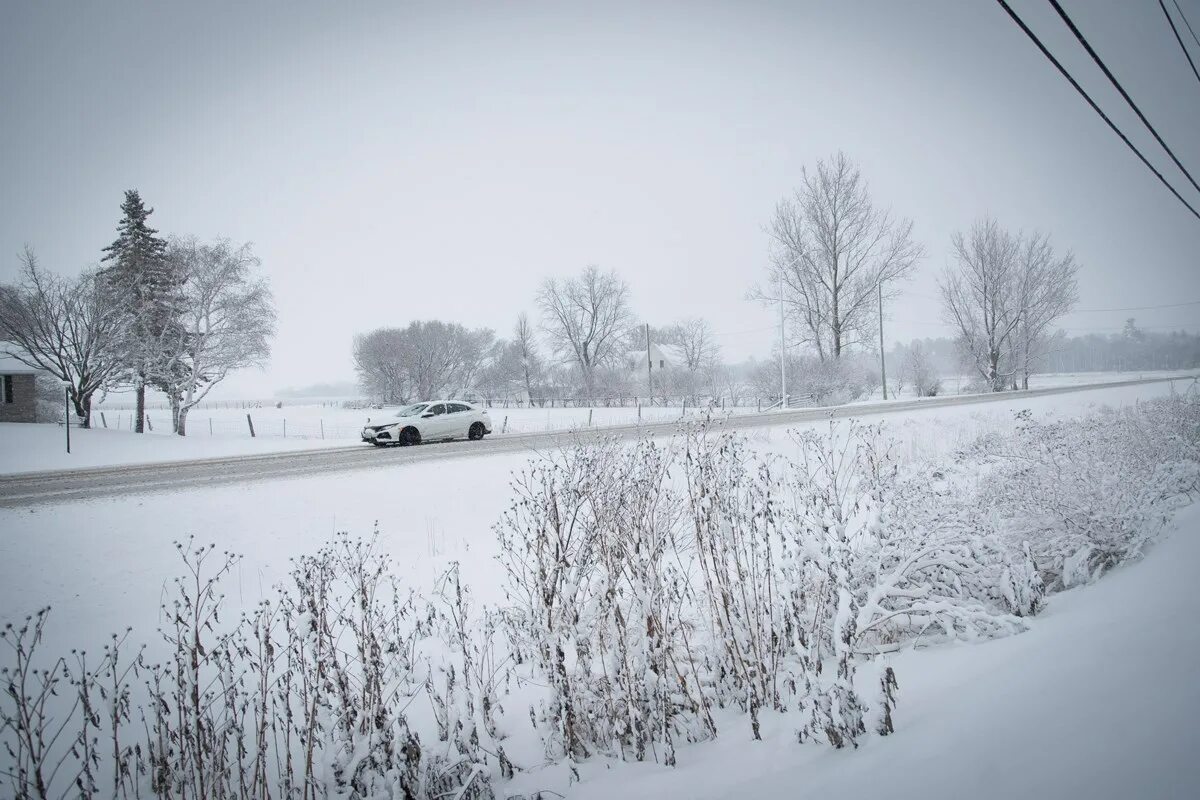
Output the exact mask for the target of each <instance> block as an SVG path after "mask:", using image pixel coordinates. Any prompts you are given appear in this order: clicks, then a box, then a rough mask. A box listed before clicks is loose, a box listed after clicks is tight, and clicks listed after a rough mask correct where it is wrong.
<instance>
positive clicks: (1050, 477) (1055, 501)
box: [0, 393, 1200, 798]
mask: <svg viewBox="0 0 1200 800" xmlns="http://www.w3.org/2000/svg"><path fill="white" fill-rule="evenodd" d="M794 440H795V443H796V445H797V452H798V456H797V457H796V458H794V459H784V458H780V457H777V456H771V455H764V454H762V453H759V452H756V451H755V450H754V449H753V448H751V446H750V444H749V443H748V442H747V441H746V440H745V439H744V438H742V437H740V436H738V435H730V434H723V433H720V432H718V431H715V430H710V429H706V428H705V427H703V426H694V427H690V428H686V429H683V430H682V431H681V432H680V434H679V435H678V436H676V437H674V438H673V439H672V440H671V441H669V442H667V443H655V442H653V441H649V440H646V441H640V442H637V443H636V444H634V445H632V446H631V445H628V444H621V443H618V442H616V441H608V442H602V443H599V444H595V443H593V444H587V445H581V446H578V447H575V448H572V449H568V450H565V451H562V452H558V453H554V454H551V455H549V456H547V457H546V458H543V459H540V460H537V461H535V462H532V463H531V464H530V465H529V466H528V467H527V469H526V470H525V471H524V472H522V473H521V474H519V475H517V476H516V477H515V478H514V482H513V487H514V492H515V501H514V503H513V505H512V507H511V508H510V509H509V510H508V511H507V512H506V513H505V515H504V516H503V518H502V519H501V520H500V521H499V522H498V523H497V525H496V534H497V537H498V544H499V551H500V555H499V556H498V559H499V565H500V567H501V568H502V570H503V574H504V576H505V587H506V593H507V596H508V602H507V603H506V604H505V605H504V606H503V607H501V608H494V609H493V608H484V609H476V608H474V607H473V605H472V602H471V598H470V593H469V590H468V587H466V586H465V585H463V583H462V582H461V581H460V579H459V575H458V571H457V569H456V568H452V569H451V570H450V571H449V572H447V573H446V574H445V575H443V576H442V578H441V579H440V580H439V582H438V584H437V586H436V587H435V589H434V591H433V592H432V593H430V594H429V595H428V596H418V595H417V594H415V593H413V592H412V591H411V590H405V589H404V588H403V587H401V586H399V585H398V584H397V582H396V581H395V580H394V579H393V578H392V577H391V576H390V574H389V565H388V561H387V559H386V558H385V557H384V556H382V555H381V554H380V553H379V552H378V550H377V541H376V540H375V539H368V540H353V539H351V538H350V537H348V536H340V537H338V538H337V539H336V540H335V541H333V542H332V543H331V544H330V545H328V546H327V547H326V548H324V549H323V550H321V551H320V552H318V553H316V554H313V555H312V556H308V557H304V558H300V559H298V560H296V561H295V563H294V565H293V571H292V576H291V580H290V582H289V583H288V585H286V586H282V587H279V589H278V590H277V592H276V593H275V595H274V597H273V598H272V599H271V600H270V601H268V602H263V603H262V604H261V605H259V606H258V607H256V608H255V609H253V610H252V611H250V612H248V613H243V614H242V615H240V617H238V618H237V619H233V620H225V619H223V618H222V616H221V611H222V605H223V599H222V595H221V581H222V579H223V578H224V577H225V576H226V575H227V574H228V573H229V571H230V570H231V569H232V567H233V565H234V564H236V563H237V557H236V556H234V555H232V554H227V553H218V552H216V551H214V550H213V548H211V547H195V546H194V545H192V544H190V543H189V544H187V545H180V546H179V551H180V555H181V558H182V562H183V564H184V567H185V568H184V571H183V575H182V576H181V577H180V578H178V579H177V580H176V581H175V584H174V590H173V591H174V596H173V597H172V599H171V600H169V601H168V602H167V603H166V605H165V607H164V610H165V612H166V613H165V615H164V619H167V620H169V623H168V624H166V625H165V626H164V628H163V630H162V631H161V635H162V637H163V639H164V640H165V643H166V645H167V646H168V649H169V651H170V652H171V654H172V655H171V657H170V658H168V659H167V660H166V661H165V662H164V663H161V664H148V663H146V661H147V660H146V659H145V658H143V657H142V656H141V653H140V651H138V650H135V649H134V648H133V647H132V645H131V644H129V643H128V640H127V639H128V636H129V634H128V633H126V634H125V636H124V637H114V638H113V640H112V642H111V644H110V645H109V647H108V648H106V649H105V651H104V653H102V654H98V656H97V657H91V656H88V655H86V654H83V653H71V654H68V655H65V656H63V657H61V658H58V659H56V660H52V661H47V660H46V659H45V658H44V657H43V655H42V654H41V653H39V652H38V651H37V647H38V644H39V641H40V638H41V634H42V631H43V629H44V626H45V625H46V624H47V619H48V618H47V615H46V612H42V613H40V614H38V615H36V616H34V617H32V618H30V619H28V620H26V621H25V622H24V623H22V624H20V625H17V626H15V627H14V626H9V627H7V628H6V629H5V630H4V631H3V643H4V650H5V652H6V654H7V656H8V658H7V660H6V664H7V665H6V666H5V667H4V668H3V676H2V677H3V684H4V694H3V697H0V741H2V742H3V748H4V749H3V753H4V755H5V759H6V760H5V764H4V769H3V770H2V771H0V780H4V781H7V785H8V790H9V791H11V792H12V793H13V794H14V795H15V796H17V797H34V798H47V797H56V798H57V797H63V796H80V797H85V798H90V797H97V796H100V795H103V796H118V797H137V796H153V797H178V798H251V797H254V798H265V797H278V798H292V797H295V798H310V797H313V798H315V797H361V798H383V797H389V798H391V797H419V798H433V797H454V798H468V797H472V798H475V797H492V796H495V794H496V793H497V792H503V793H506V794H510V795H511V794H512V793H513V792H525V793H526V795H527V796H528V795H534V794H536V792H535V791H532V790H530V789H529V788H528V787H535V786H538V785H545V784H544V783H541V782H540V781H541V778H540V777H539V776H546V778H547V780H549V778H550V776H552V775H556V774H560V773H558V772H556V771H558V770H564V771H566V772H567V774H568V775H573V774H577V767H578V765H579V764H580V763H582V762H583V761H585V760H588V759H595V758H613V759H625V760H657V761H659V762H662V763H666V764H673V763H674V759H675V748H676V747H677V746H678V745H679V744H680V743H686V742H695V741H700V740H704V739H710V738H713V737H716V736H718V735H721V736H749V737H753V738H758V737H759V736H760V734H761V731H760V727H761V722H762V717H763V715H764V714H771V715H774V716H775V717H776V722H778V721H779V720H783V721H784V723H785V724H788V725H791V726H792V728H793V729H794V731H795V734H796V737H797V740H798V741H799V742H810V741H815V742H821V743H827V744H830V745H833V746H835V747H845V746H854V745H855V744H856V742H857V741H858V740H859V739H860V738H861V737H863V736H866V735H869V734H870V733H877V734H888V733H891V732H892V731H893V729H894V727H895V717H894V710H895V704H896V701H897V696H898V681H897V676H896V675H895V674H894V673H893V671H892V670H891V668H890V667H888V666H887V664H886V654H887V653H888V652H891V651H895V650H897V649H899V648H903V647H911V646H924V645H928V644H931V643H935V642H938V641H944V640H947V639H972V638H987V637H994V636H1002V635H1007V634H1011V633H1015V632H1019V631H1020V630H1022V629H1023V628H1024V626H1025V625H1026V624H1027V623H1026V619H1027V618H1028V617H1030V616H1032V615H1035V614H1036V613H1038V611H1039V610H1040V609H1041V608H1042V607H1043V604H1044V602H1045V595H1046V594H1047V593H1048V592H1053V591H1056V590H1059V589H1062V588H1065V587H1069V586H1073V585H1075V584H1077V583H1081V582H1086V581H1090V580H1094V579H1096V578H1097V577H1098V576H1100V575H1101V574H1102V573H1103V572H1104V571H1105V570H1107V569H1110V568H1111V567H1113V566H1114V565H1116V564H1119V563H1121V562H1123V561H1126V560H1129V559H1131V558H1135V557H1137V556H1138V555H1139V554H1140V553H1142V552H1143V551H1144V549H1145V547H1146V546H1147V545H1148V544H1149V543H1150V542H1152V541H1153V540H1154V538H1155V537H1156V536H1157V535H1158V534H1159V533H1160V531H1161V530H1162V528H1163V526H1164V524H1165V523H1166V522H1167V521H1168V520H1169V518H1170V515H1171V514H1172V512H1173V510H1174V509H1175V508H1176V507H1177V506H1178V505H1179V504H1180V503H1183V502H1187V501H1188V500H1190V499H1191V498H1193V497H1194V496H1195V495H1196V494H1197V492H1200V401H1198V399H1197V397H1196V396H1195V394H1194V393H1193V394H1188V395H1180V396H1172V397H1169V398H1164V399H1161V400H1155V401H1152V402H1149V403H1144V404H1141V405H1139V406H1137V407H1134V408H1128V409H1122V410H1120V411H1111V412H1103V413H1101V414H1099V415H1096V416H1093V417H1089V418H1086V419H1082V420H1080V419H1071V420H1062V421H1054V422H1038V421H1035V420H1033V419H1032V418H1030V417H1029V416H1028V415H1024V416H1023V417H1022V418H1021V420H1020V421H1019V424H1018V426H1017V427H1016V429H1015V430H1013V431H1009V432H1006V433H994V434H989V435H987V436H984V437H981V438H979V439H978V440H977V441H975V442H974V443H972V444H971V445H970V446H969V447H967V448H966V449H964V450H963V451H962V452H961V453H959V454H958V455H957V457H956V458H954V459H953V460H952V461H950V462H948V463H942V464H937V465H930V464H901V463H899V462H898V461H897V459H895V458H893V456H892V453H891V448H890V445H889V443H888V441H887V440H886V439H885V437H884V436H883V434H882V431H881V430H880V428H878V427H872V426H865V425H860V424H857V423H848V424H844V425H831V427H830V429H829V430H828V431H827V432H824V433H821V434H817V433H812V432H805V433H798V434H795V435H794ZM901 677H902V676H901ZM547 796H550V795H547Z"/></svg>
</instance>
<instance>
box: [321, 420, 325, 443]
mask: <svg viewBox="0 0 1200 800" xmlns="http://www.w3.org/2000/svg"><path fill="white" fill-rule="evenodd" d="M320 422H321V438H322V439H324V438H325V418H324V417H321V420H320Z"/></svg>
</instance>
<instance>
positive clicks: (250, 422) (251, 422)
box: [246, 414, 254, 439]
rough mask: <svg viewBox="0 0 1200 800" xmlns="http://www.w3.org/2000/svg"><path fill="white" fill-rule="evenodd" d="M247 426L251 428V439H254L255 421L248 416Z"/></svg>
mask: <svg viewBox="0 0 1200 800" xmlns="http://www.w3.org/2000/svg"><path fill="white" fill-rule="evenodd" d="M246 424H247V425H249V426H250V438H251V439H253V438H254V420H252V419H250V415H249V414H247V415H246Z"/></svg>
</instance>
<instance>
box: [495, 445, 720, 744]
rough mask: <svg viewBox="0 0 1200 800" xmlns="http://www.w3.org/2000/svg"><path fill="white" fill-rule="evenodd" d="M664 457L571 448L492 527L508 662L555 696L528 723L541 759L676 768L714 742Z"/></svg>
mask: <svg viewBox="0 0 1200 800" xmlns="http://www.w3.org/2000/svg"><path fill="white" fill-rule="evenodd" d="M670 466H671V460H670V454H669V452H668V451H666V450H665V449H663V448H661V447H658V446H656V445H654V444H653V443H652V442H650V441H648V440H643V441H641V442H638V443H637V444H636V445H634V446H633V447H630V448H626V447H624V446H622V445H620V444H619V443H618V442H616V441H606V442H602V443H599V444H595V445H586V446H576V447H574V448H569V449H567V450H565V451H562V452H561V453H558V454H553V455H551V456H549V457H548V458H546V459H543V460H541V461H538V462H536V463H534V464H533V465H532V466H531V467H530V468H529V469H528V470H526V471H525V472H524V473H523V474H521V475H520V476H518V477H517V478H516V479H515V481H514V484H513V485H514V489H515V491H516V494H517V500H516V502H515V503H514V505H513V506H512V508H511V509H510V510H509V511H508V512H507V513H506V514H505V515H504V517H503V519H502V520H501V522H500V524H499V525H498V526H497V535H498V537H499V541H500V550H501V555H500V556H499V558H500V562H501V564H502V565H503V567H504V570H505V572H506V574H507V576H508V581H507V584H506V592H507V594H508V597H509V599H510V601H511V603H512V605H513V607H512V608H511V609H510V610H509V614H508V615H507V617H506V619H507V620H508V622H509V632H510V637H511V639H512V642H513V646H514V649H515V651H516V653H517V654H518V657H519V658H521V659H524V658H526V657H527V658H529V659H532V661H533V663H534V665H535V667H536V670H537V673H538V675H539V677H540V678H541V679H542V680H544V681H545V682H546V683H547V685H548V689H549V691H548V694H547V697H546V699H545V702H544V704H543V705H542V706H541V708H539V709H531V716H532V717H533V718H534V719H535V720H536V722H537V724H538V727H539V729H540V730H541V731H542V736H543V741H544V743H545V745H546V751H547V756H548V757H549V758H551V759H554V760H557V759H562V758H566V759H567V760H568V761H569V762H571V763H574V762H575V761H576V760H578V759H582V758H586V757H588V756H590V755H594V754H605V755H610V756H618V757H621V758H628V759H634V760H643V759H646V758H650V757H652V756H653V757H656V758H657V757H658V755H657V750H656V747H661V748H662V755H661V758H662V760H663V762H664V763H667V764H673V763H674V742H675V740H676V739H677V738H683V739H684V740H687V741H695V740H697V739H700V738H704V737H706V736H710V735H712V734H713V733H714V732H715V726H714V725H713V724H712V722H711V718H710V717H709V716H708V714H707V708H706V706H705V703H704V700H703V698H702V696H701V694H700V692H701V686H700V683H699V681H698V680H695V679H694V672H693V671H692V670H691V669H690V666H691V663H692V659H691V654H690V653H689V638H688V634H687V630H686V629H687V628H688V627H690V626H691V625H692V622H691V621H690V620H689V619H687V617H686V611H687V610H688V608H689V605H690V604H689V603H688V602H687V601H688V600H689V593H690V588H689V586H688V583H687V580H686V578H685V576H684V575H683V574H682V573H681V572H680V570H679V568H678V566H677V564H676V561H675V556H676V555H677V550H676V535H677V531H676V528H677V517H678V515H677V513H676V506H677V501H676V498H675V496H674V495H673V493H672V492H671V489H670V486H669V485H668V482H667V479H666V478H667V471H668V470H669V468H670Z"/></svg>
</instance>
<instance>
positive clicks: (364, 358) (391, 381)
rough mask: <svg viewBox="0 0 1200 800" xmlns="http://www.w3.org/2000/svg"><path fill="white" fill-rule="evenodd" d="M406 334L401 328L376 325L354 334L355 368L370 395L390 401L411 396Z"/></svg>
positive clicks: (363, 387)
mask: <svg viewBox="0 0 1200 800" xmlns="http://www.w3.org/2000/svg"><path fill="white" fill-rule="evenodd" d="M405 347H406V346H405V334H404V330H403V329H401V328H376V329H375V330H373V331H371V332H369V333H360V334H357V335H356V336H355V337H354V371H355V372H357V373H358V383H359V386H360V387H362V390H363V391H364V392H366V393H367V394H368V395H370V396H371V397H373V398H375V399H377V400H379V401H381V402H384V403H389V404H394V403H407V402H408V401H409V399H410V398H411V397H412V392H413V390H412V386H411V385H410V383H409V379H408V371H407V369H406V365H405V358H404V355H405Z"/></svg>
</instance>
